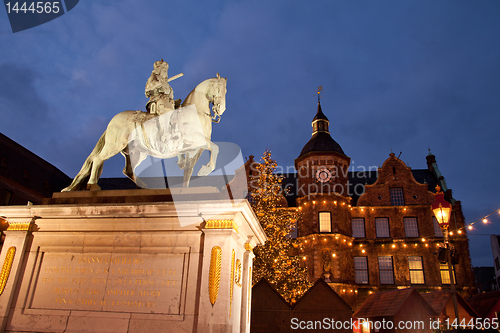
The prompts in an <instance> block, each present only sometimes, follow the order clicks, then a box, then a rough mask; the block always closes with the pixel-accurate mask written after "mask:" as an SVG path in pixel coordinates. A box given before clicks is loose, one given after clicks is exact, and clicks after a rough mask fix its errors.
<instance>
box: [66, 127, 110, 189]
mask: <svg viewBox="0 0 500 333" xmlns="http://www.w3.org/2000/svg"><path fill="white" fill-rule="evenodd" d="M105 137H106V131H104V133H102V135H101V137H100V138H99V141H97V143H96V145H95V147H94V149H93V150H92V152H91V153H90V155H89V157H87V159H86V160H85V162H84V163H83V165H82V168H81V169H80V172H78V174H77V175H76V176H75V179H73V182H72V183H71V185H69V186H68V187H66V188H64V189H63V190H62V191H61V192H67V191H76V190H80V189H85V187H86V184H87V181H88V179H89V177H90V172H91V171H92V163H93V162H94V157H95V156H96V155H98V154H99V153H100V152H101V151H102V149H103V148H104V144H105V143H106V139H105Z"/></svg>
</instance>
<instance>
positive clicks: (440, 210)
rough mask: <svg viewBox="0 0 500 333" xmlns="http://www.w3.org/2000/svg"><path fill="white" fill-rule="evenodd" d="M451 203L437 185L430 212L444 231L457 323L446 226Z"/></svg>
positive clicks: (453, 276) (455, 295)
mask: <svg viewBox="0 0 500 333" xmlns="http://www.w3.org/2000/svg"><path fill="white" fill-rule="evenodd" d="M451 209H452V206H451V204H450V203H449V202H448V201H446V200H445V199H444V193H443V192H442V191H441V187H439V185H437V186H436V194H435V200H434V203H433V204H432V212H433V213H434V215H435V216H436V219H437V222H438V224H439V226H440V227H441V229H442V230H443V232H444V246H445V249H446V257H447V258H448V274H449V276H450V285H451V294H452V297H453V307H454V308H455V318H456V319H457V324H459V323H460V321H459V318H458V303H457V291H456V288H455V275H454V274H453V267H452V265H451V255H450V251H451V248H450V240H449V236H448V235H449V234H448V226H449V223H450V216H451Z"/></svg>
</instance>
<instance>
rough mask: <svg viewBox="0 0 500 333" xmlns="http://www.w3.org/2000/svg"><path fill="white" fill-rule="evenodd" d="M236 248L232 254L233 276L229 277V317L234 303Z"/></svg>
mask: <svg viewBox="0 0 500 333" xmlns="http://www.w3.org/2000/svg"><path fill="white" fill-rule="evenodd" d="M234 256H235V253H234V249H233V251H232V254H231V277H230V278H229V281H230V282H229V318H231V309H232V305H233V290H234Z"/></svg>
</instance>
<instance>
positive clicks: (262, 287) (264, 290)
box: [252, 278, 290, 311]
mask: <svg viewBox="0 0 500 333" xmlns="http://www.w3.org/2000/svg"><path fill="white" fill-rule="evenodd" d="M259 310H260V311H262V310H281V311H283V310H290V304H288V302H287V301H286V300H285V299H284V298H283V297H282V296H281V295H280V294H279V293H278V292H277V291H276V289H274V287H273V286H272V285H271V284H270V283H269V281H267V280H266V279H264V278H262V279H261V280H260V281H259V282H257V283H256V284H255V285H254V286H253V287H252V311H259Z"/></svg>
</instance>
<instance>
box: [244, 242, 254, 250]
mask: <svg viewBox="0 0 500 333" xmlns="http://www.w3.org/2000/svg"><path fill="white" fill-rule="evenodd" d="M245 250H246V251H250V252H253V246H252V245H251V244H250V243H245Z"/></svg>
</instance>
